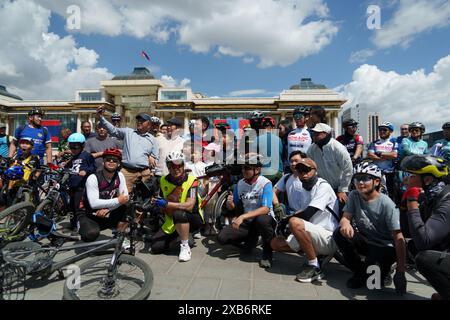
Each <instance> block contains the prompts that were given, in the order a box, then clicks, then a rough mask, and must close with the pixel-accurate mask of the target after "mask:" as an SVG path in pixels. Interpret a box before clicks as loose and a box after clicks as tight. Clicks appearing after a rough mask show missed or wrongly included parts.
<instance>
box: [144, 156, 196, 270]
mask: <svg viewBox="0 0 450 320" xmlns="http://www.w3.org/2000/svg"><path fill="white" fill-rule="evenodd" d="M166 164H167V168H168V169H169V174H168V175H165V176H163V177H162V178H161V183H160V185H161V192H162V196H163V197H162V198H158V199H153V200H152V201H153V204H154V205H155V206H156V207H158V208H161V210H162V212H163V213H164V215H165V216H164V224H163V225H162V227H161V229H160V230H159V231H158V232H157V233H155V234H154V235H153V237H152V243H151V251H152V254H160V253H164V252H165V251H167V249H168V248H169V244H170V242H171V241H173V240H175V239H176V238H177V237H178V236H179V237H180V241H181V243H180V254H179V255H178V261H180V262H187V261H189V260H191V248H190V246H189V233H194V232H198V231H199V230H200V228H201V227H202V226H203V224H204V218H203V210H202V208H201V198H200V195H199V192H198V186H199V185H198V180H197V178H196V177H194V176H193V175H192V174H189V173H187V172H186V169H185V158H184V155H183V152H182V151H172V152H171V153H169V154H168V155H167V157H166Z"/></svg>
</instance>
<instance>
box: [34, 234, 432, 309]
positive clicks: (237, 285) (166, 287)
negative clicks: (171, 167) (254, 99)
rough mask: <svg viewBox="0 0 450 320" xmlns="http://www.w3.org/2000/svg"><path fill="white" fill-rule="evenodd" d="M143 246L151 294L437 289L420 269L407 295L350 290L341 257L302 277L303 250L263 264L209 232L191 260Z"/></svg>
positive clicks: (48, 292)
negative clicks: (320, 273)
mask: <svg viewBox="0 0 450 320" xmlns="http://www.w3.org/2000/svg"><path fill="white" fill-rule="evenodd" d="M139 248H141V252H138V253H137V254H136V256H137V257H139V258H141V259H143V260H144V261H146V262H147V263H148V264H149V265H150V267H151V268H152V271H153V274H154V284H153V289H152V293H151V295H150V297H149V299H150V300H184V299H190V300H232V299H233V300H235V299H239V300H303V299H307V300H349V299H351V300H352V299H356V300H366V299H369V300H371V299H379V300H385V299H407V300H416V299H429V298H430V296H431V294H432V293H434V289H433V288H431V287H430V286H429V284H428V283H427V282H426V281H425V280H424V278H423V277H422V276H421V275H420V274H418V273H417V272H408V273H407V279H408V292H407V294H406V295H404V296H403V297H400V296H398V295H396V293H395V290H394V287H393V285H391V286H390V287H388V288H385V289H382V290H367V289H361V290H350V289H347V288H346V286H345V283H346V281H347V279H348V278H349V277H350V276H351V273H350V271H348V270H347V269H346V268H345V267H343V266H342V265H340V264H339V263H338V262H336V261H335V260H332V261H331V262H330V263H328V264H327V265H326V266H325V268H324V272H325V278H324V279H323V280H321V281H318V282H314V283H299V282H297V281H295V276H296V274H297V273H298V272H299V268H300V266H301V265H302V264H303V263H304V262H305V259H304V258H303V257H300V256H298V255H297V254H286V253H274V266H273V267H272V268H270V269H261V268H260V267H259V266H258V260H259V258H260V256H261V249H260V248H258V249H256V250H254V252H253V253H252V254H251V255H243V254H241V253H240V251H239V249H238V248H235V247H232V246H219V245H218V244H217V243H215V241H213V240H212V239H207V238H203V239H199V240H196V246H195V247H194V248H193V249H192V253H193V254H192V259H191V261H189V262H182V263H180V262H178V247H174V248H173V249H171V250H170V252H169V253H168V254H164V255H151V254H150V253H148V250H147V249H148V248H144V246H143V245H142V244H141V245H140V246H139ZM80 263H81V262H80ZM80 263H78V264H80ZM53 278H55V275H54V276H53ZM63 284H64V281H62V280H58V279H56V280H53V281H51V282H48V281H43V280H42V281H38V282H36V283H34V284H33V287H32V288H30V289H28V291H27V293H26V296H25V299H27V300H42V299H48V300H60V299H62V289H63Z"/></svg>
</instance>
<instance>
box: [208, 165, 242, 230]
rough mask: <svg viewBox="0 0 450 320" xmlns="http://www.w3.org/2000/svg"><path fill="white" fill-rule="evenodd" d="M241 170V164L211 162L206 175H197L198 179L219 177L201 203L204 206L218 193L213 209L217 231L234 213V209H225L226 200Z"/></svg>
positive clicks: (228, 221) (227, 222)
mask: <svg viewBox="0 0 450 320" xmlns="http://www.w3.org/2000/svg"><path fill="white" fill-rule="evenodd" d="M241 171H242V170H241V166H240V165H238V164H227V165H221V164H213V165H211V166H208V167H206V169H205V172H206V175H205V176H204V177H199V179H202V178H211V177H219V182H218V183H217V184H216V185H215V186H214V188H212V190H211V191H209V192H208V194H207V195H206V196H205V197H204V198H203V200H202V203H201V207H202V208H204V207H205V206H206V204H207V203H208V202H209V201H210V200H211V198H212V197H213V196H214V195H215V194H217V193H219V196H218V198H217V201H216V203H215V205H214V209H213V212H214V214H213V220H214V221H215V222H216V228H217V230H218V231H220V230H222V229H223V227H224V226H226V225H228V224H229V223H230V221H231V218H232V217H233V216H234V215H235V214H234V211H230V210H228V209H227V207H226V202H227V197H228V195H229V194H232V193H233V190H234V187H235V186H236V180H237V179H236V177H238V176H239V175H240V174H241Z"/></svg>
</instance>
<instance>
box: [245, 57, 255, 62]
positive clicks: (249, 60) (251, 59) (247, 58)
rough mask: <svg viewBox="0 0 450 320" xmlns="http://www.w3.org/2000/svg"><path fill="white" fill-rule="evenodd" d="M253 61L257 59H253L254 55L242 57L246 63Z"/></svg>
mask: <svg viewBox="0 0 450 320" xmlns="http://www.w3.org/2000/svg"><path fill="white" fill-rule="evenodd" d="M253 61H255V59H253V57H244V58H243V59H242V62H244V63H252V62H253Z"/></svg>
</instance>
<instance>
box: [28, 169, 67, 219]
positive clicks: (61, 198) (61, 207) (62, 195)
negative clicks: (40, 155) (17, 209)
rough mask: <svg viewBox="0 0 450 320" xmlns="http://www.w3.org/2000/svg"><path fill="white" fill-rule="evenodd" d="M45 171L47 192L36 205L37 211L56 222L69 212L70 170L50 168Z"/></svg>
mask: <svg viewBox="0 0 450 320" xmlns="http://www.w3.org/2000/svg"><path fill="white" fill-rule="evenodd" d="M50 170H51V171H49V172H48V171H47V173H48V177H47V179H46V180H47V186H48V189H47V194H46V195H45V197H44V198H43V199H42V201H41V202H40V203H39V205H38V206H37V207H36V211H37V212H42V213H43V214H45V215H46V216H47V217H49V218H51V219H53V220H54V221H55V222H56V223H58V222H60V221H62V220H63V219H64V218H65V217H66V216H67V215H68V213H69V211H70V206H69V186H68V181H69V177H70V170H68V169H57V170H54V169H50Z"/></svg>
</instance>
